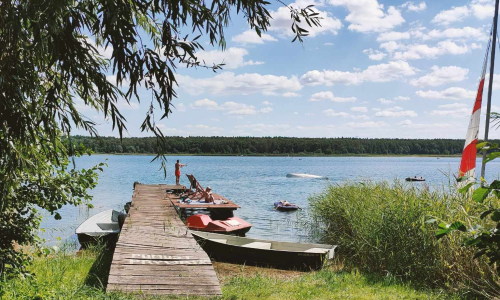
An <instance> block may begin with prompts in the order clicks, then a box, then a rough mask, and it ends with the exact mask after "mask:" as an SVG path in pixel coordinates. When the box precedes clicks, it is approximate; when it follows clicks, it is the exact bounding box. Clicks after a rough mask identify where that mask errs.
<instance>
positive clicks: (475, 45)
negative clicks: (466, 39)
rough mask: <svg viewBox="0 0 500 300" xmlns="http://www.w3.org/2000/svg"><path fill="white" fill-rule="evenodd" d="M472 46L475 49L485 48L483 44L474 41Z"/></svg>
mask: <svg viewBox="0 0 500 300" xmlns="http://www.w3.org/2000/svg"><path fill="white" fill-rule="evenodd" d="M470 48H471V49H472V50H475V49H481V48H483V46H482V45H481V44H476V43H472V44H470Z"/></svg>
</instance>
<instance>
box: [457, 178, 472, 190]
mask: <svg viewBox="0 0 500 300" xmlns="http://www.w3.org/2000/svg"><path fill="white" fill-rule="evenodd" d="M460 178H462V177H460ZM474 184H476V183H475V182H470V183H468V184H467V185H465V186H463V187H461V188H460V189H458V192H459V193H461V194H465V193H467V192H468V191H469V189H470V188H471V187H472V186H473V185H474Z"/></svg>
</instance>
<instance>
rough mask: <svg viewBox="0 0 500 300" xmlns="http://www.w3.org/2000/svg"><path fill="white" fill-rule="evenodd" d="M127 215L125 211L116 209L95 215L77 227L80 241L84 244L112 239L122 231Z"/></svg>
mask: <svg viewBox="0 0 500 300" xmlns="http://www.w3.org/2000/svg"><path fill="white" fill-rule="evenodd" d="M126 216H127V215H126V214H125V213H122V212H119V211H116V210H114V209H110V210H105V211H103V212H100V213H98V214H96V215H93V216H92V217H90V218H88V219H87V220H85V222H83V223H82V224H80V226H78V228H77V229H76V235H77V236H78V241H79V242H80V244H81V245H82V246H84V245H86V244H89V243H95V242H97V241H98V240H111V239H112V238H114V237H116V236H117V235H118V234H119V233H120V229H121V226H122V225H123V222H124V221H125V217H126Z"/></svg>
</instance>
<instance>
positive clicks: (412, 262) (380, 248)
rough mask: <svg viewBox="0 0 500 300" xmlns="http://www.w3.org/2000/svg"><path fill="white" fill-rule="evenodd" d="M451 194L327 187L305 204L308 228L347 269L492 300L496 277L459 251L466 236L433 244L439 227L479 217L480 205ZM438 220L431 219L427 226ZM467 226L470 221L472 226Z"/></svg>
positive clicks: (383, 186) (497, 292)
mask: <svg viewBox="0 0 500 300" xmlns="http://www.w3.org/2000/svg"><path fill="white" fill-rule="evenodd" d="M454 190H455V189H453V188H449V189H447V188H446V189H445V188H443V189H441V190H439V189H432V190H430V189H428V188H425V187H420V188H416V187H415V185H414V184H413V185H412V184H406V183H404V182H403V183H402V182H394V183H387V182H382V183H354V182H347V183H344V184H340V185H331V186H330V187H328V188H327V190H325V191H324V192H323V193H321V194H319V195H317V196H314V197H312V198H311V199H310V204H311V208H312V214H313V218H314V219H315V221H316V222H317V223H315V224H314V225H313V226H312V228H316V229H319V232H317V234H318V235H319V237H320V239H321V240H322V241H323V242H326V243H332V244H337V245H339V251H340V257H341V259H343V262H344V264H345V265H346V267H347V268H357V269H360V270H361V271H363V272H365V273H369V274H378V275H379V276H384V275H386V274H390V275H392V276H396V277H398V278H402V279H403V280H405V282H410V283H412V284H414V285H422V286H428V287H439V288H446V289H448V290H452V291H455V292H459V293H463V294H468V295H476V296H485V297H488V298H490V297H491V298H494V297H499V296H500V286H499V282H500V280H499V277H498V276H497V274H496V272H495V270H494V269H493V268H491V267H490V266H488V264H487V263H486V262H485V260H484V259H481V260H474V259H473V258H472V256H473V249H470V248H465V247H462V246H461V242H462V240H463V235H457V234H453V235H451V236H450V237H447V238H444V239H442V240H437V239H436V236H435V233H436V229H437V223H440V222H444V223H447V224H449V223H451V222H453V221H456V220H461V221H463V222H464V223H466V224H470V223H473V224H475V223H480V222H483V224H482V225H484V226H491V225H492V224H486V223H484V221H481V220H479V218H475V219H471V217H470V216H471V215H472V216H478V215H479V214H480V213H479V211H480V210H481V209H479V207H478V204H477V203H476V202H474V201H473V200H472V199H470V198H469V197H467V196H465V195H461V194H457V193H456V192H454ZM431 219H435V220H436V222H434V223H428V221H429V220H431ZM469 222H470V223H469Z"/></svg>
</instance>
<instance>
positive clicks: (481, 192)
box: [472, 187, 491, 203]
mask: <svg viewBox="0 0 500 300" xmlns="http://www.w3.org/2000/svg"><path fill="white" fill-rule="evenodd" d="M490 192H491V190H490V189H487V188H483V187H480V188H478V189H476V190H475V191H474V193H472V199H474V201H476V202H479V203H483V202H484V199H486V197H488V195H489V193H490Z"/></svg>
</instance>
